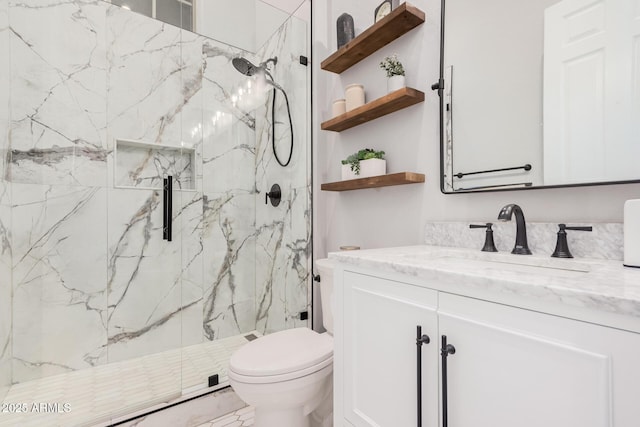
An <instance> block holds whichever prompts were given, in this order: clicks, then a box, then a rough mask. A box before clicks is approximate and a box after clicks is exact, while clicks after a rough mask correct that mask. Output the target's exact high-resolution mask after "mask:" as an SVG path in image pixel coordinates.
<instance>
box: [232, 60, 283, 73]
mask: <svg viewBox="0 0 640 427" xmlns="http://www.w3.org/2000/svg"><path fill="white" fill-rule="evenodd" d="M270 62H271V63H272V64H273V65H276V64H277V63H278V58H277V57H274V58H269V59H267V60H266V61H264V62H261V63H260V65H253V63H251V61H249V60H248V59H247V58H243V57H241V56H238V57H236V58H233V59H232V60H231V63H232V64H233V66H234V67H235V68H236V70H238V71H239V72H240V73H241V74H244V75H245V76H248V77H251V76H253V75H255V74H256V73H257V72H259V71H263V72H264V73H265V74H267V75H268V76H269V77H271V74H270V73H269V71H268V68H267V65H269V63H270Z"/></svg>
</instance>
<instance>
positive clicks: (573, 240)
mask: <svg viewBox="0 0 640 427" xmlns="http://www.w3.org/2000/svg"><path fill="white" fill-rule="evenodd" d="M469 224H484V223H483V222H481V221H476V222H429V223H427V224H426V226H425V239H424V243H425V244H427V245H434V246H446V247H458V248H469V249H474V248H477V249H478V250H480V249H481V248H482V245H483V243H484V238H485V229H484V228H477V229H470V228H469ZM568 225H591V226H593V231H591V232H588V231H572V230H568V231H567V241H568V243H569V250H570V251H571V253H572V254H573V256H574V257H576V258H595V259H608V260H619V261H622V259H623V234H622V233H623V224H622V223H617V222H616V223H593V224H587V223H571V224H568ZM557 233H558V223H544V222H527V239H528V242H529V248H530V249H531V251H532V252H533V253H534V254H536V255H544V254H548V255H549V256H551V254H552V253H553V250H554V249H555V247H556V238H557ZM493 239H494V241H495V243H496V247H497V248H498V251H500V252H511V250H512V249H513V245H514V243H515V240H516V223H515V221H510V222H499V221H496V222H494V223H493Z"/></svg>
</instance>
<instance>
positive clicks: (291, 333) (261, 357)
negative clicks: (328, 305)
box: [229, 328, 333, 376]
mask: <svg viewBox="0 0 640 427" xmlns="http://www.w3.org/2000/svg"><path fill="white" fill-rule="evenodd" d="M332 356H333V339H332V338H331V336H329V335H327V334H319V333H317V332H314V331H312V330H311V329H308V328H296V329H288V330H285V331H280V332H276V333H273V334H269V335H265V336H264V337H260V338H258V339H257V340H255V341H251V342H249V343H247V344H245V345H244V346H243V347H241V348H240V349H238V350H237V351H236V352H235V353H233V355H232V356H231V359H230V360H229V369H230V370H232V371H233V372H235V373H238V374H241V375H248V376H271V375H279V374H286V373H289V372H295V371H300V370H302V369H305V368H308V367H311V366H314V365H318V364H320V363H322V362H323V361H325V360H327V359H329V358H331V357H332Z"/></svg>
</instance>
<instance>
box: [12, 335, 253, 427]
mask: <svg viewBox="0 0 640 427" xmlns="http://www.w3.org/2000/svg"><path fill="white" fill-rule="evenodd" d="M249 334H255V335H258V333H257V332H255V331H254V332H251V333H248V334H244V335H239V336H234V337H230V338H224V339H220V340H216V341H209V342H206V343H203V344H196V345H192V346H189V347H183V348H179V349H175V350H169V351H165V352H162V353H156V354H151V355H148V356H143V357H139V358H136V359H131V360H127V361H122V362H115V363H110V364H107V365H103V366H96V367H94V368H89V369H83V370H80V371H73V372H69V373H65V374H60V375H54V376H50V377H45V378H42V379H39V380H34V381H28V382H24V383H20V384H15V385H13V386H12V387H11V389H10V390H9V393H8V394H7V396H6V398H5V399H4V400H3V402H2V403H3V408H2V409H3V411H2V412H0V427H10V426H11V427H14V426H19V427H42V426H91V425H94V424H95V423H99V422H105V421H109V419H110V418H112V417H114V418H115V417H119V416H123V415H126V414H130V413H132V412H135V411H138V410H142V409H145V408H148V407H150V406H152V405H154V404H158V403H162V402H165V401H167V400H170V399H175V398H178V397H180V396H181V395H182V393H183V391H184V393H185V394H188V393H192V392H195V391H198V390H200V389H202V390H204V389H206V388H207V381H208V378H209V376H210V375H213V374H218V376H219V382H220V383H225V382H227V379H228V378H227V369H228V364H229V358H230V357H231V354H232V353H233V352H234V351H235V350H236V349H238V348H239V347H240V346H242V345H243V344H245V343H246V342H247V338H245V335H249ZM11 404H13V405H11ZM18 411H21V412H18ZM223 425H224V424H223ZM233 425H234V426H236V425H238V426H241V425H250V424H233ZM216 426H217V425H216Z"/></svg>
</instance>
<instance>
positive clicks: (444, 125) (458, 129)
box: [433, 0, 640, 193]
mask: <svg viewBox="0 0 640 427" xmlns="http://www.w3.org/2000/svg"><path fill="white" fill-rule="evenodd" d="M433 88H434V89H437V90H438V93H439V95H440V101H441V105H440V120H441V123H440V131H441V132H440V140H441V141H440V143H441V190H442V192H444V193H459V192H470V191H474V192H475V191H497V190H516V189H531V188H540V187H567V186H578V185H601V184H619V183H628V182H629V183H630V182H640V1H639V0H536V1H530V0H482V1H478V0H442V46H441V52H440V79H439V82H438V83H436V84H435V85H434V86H433Z"/></svg>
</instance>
